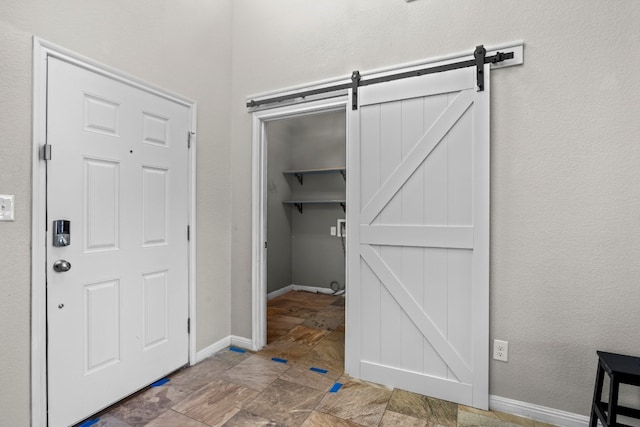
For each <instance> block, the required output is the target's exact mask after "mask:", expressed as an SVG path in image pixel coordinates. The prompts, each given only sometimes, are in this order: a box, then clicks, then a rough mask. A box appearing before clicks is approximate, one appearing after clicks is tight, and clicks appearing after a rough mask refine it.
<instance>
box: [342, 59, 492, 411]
mask: <svg viewBox="0 0 640 427" xmlns="http://www.w3.org/2000/svg"><path fill="white" fill-rule="evenodd" d="M485 71H486V72H488V67H485ZM474 73H475V70H474V69H464V70H456V71H452V72H447V73H441V74H437V75H429V76H423V77H415V78H409V79H404V80H399V81H394V82H391V83H382V84H377V85H371V86H365V87H363V88H360V89H359V94H358V95H359V101H360V103H359V108H358V110H356V111H354V112H353V113H352V118H351V124H352V126H356V127H357V129H356V130H355V131H354V132H353V135H356V136H357V138H356V139H357V141H353V143H354V144H357V147H355V148H352V150H351V156H350V160H349V165H348V167H349V169H350V171H351V172H350V180H349V182H348V185H349V190H350V194H357V195H359V197H358V201H357V203H355V204H353V205H352V206H355V208H352V210H351V211H350V212H349V218H350V223H351V224H352V225H351V227H358V230H357V232H355V233H353V232H352V233H351V234H350V242H349V251H350V254H349V259H350V265H349V278H350V279H349V286H350V288H351V289H352V290H353V292H352V294H351V295H356V296H358V300H354V299H353V298H350V299H348V301H347V303H348V308H347V310H348V311H349V310H352V314H351V316H354V317H355V318H356V319H355V320H354V321H351V322H350V325H351V331H350V334H351V336H352V337H354V339H352V340H348V341H347V343H348V345H349V346H352V347H353V346H356V347H357V348H350V351H348V354H350V355H352V357H353V360H350V361H349V363H348V366H350V370H351V373H352V374H353V375H355V376H358V377H361V378H363V379H367V380H371V381H375V382H379V383H383V384H386V385H390V386H395V387H399V388H403V389H407V390H410V391H414V392H419V393H422V394H427V395H431V396H434V397H440V398H443V399H447V400H451V401H455V402H459V403H463V404H467V405H472V406H476V407H479V408H486V407H487V406H488V380H487V378H488V377H487V372H488V262H489V259H488V227H489V223H488V184H489V161H488V159H489V158H488V105H489V104H488V87H487V88H486V90H485V92H477V91H476V89H475V80H474ZM479 199H480V200H479ZM354 224H355V225H354ZM352 229H353V228H352ZM348 326H349V325H348Z"/></svg>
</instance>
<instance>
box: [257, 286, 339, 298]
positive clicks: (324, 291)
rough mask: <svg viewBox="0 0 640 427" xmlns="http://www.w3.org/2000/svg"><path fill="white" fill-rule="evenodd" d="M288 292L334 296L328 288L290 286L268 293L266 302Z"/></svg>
mask: <svg viewBox="0 0 640 427" xmlns="http://www.w3.org/2000/svg"><path fill="white" fill-rule="evenodd" d="M289 291H305V292H311V293H314V294H334V293H335V292H333V289H330V288H320V287H318V286H305V285H295V284H291V285H289V286H285V287H284V288H281V289H278V290H276V291H273V292H270V293H268V294H267V300H270V299H273V298H275V297H279V296H280V295H284V294H286V293H287V292H289Z"/></svg>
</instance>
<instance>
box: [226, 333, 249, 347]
mask: <svg viewBox="0 0 640 427" xmlns="http://www.w3.org/2000/svg"><path fill="white" fill-rule="evenodd" d="M230 338H231V345H232V346H234V347H239V348H244V349H246V350H253V342H252V341H251V339H249V338H244V337H238V336H236V335H231V336H230Z"/></svg>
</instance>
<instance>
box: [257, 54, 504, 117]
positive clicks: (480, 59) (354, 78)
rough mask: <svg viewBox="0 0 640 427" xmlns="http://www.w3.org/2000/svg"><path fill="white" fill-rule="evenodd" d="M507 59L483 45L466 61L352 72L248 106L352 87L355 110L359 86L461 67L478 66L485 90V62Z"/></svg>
mask: <svg viewBox="0 0 640 427" xmlns="http://www.w3.org/2000/svg"><path fill="white" fill-rule="evenodd" d="M507 59H513V52H497V53H496V54H495V55H491V56H487V50H486V49H485V48H484V46H483V45H480V46H477V47H476V49H475V50H474V52H473V59H469V60H466V61H459V62H453V63H451V64H443V65H436V66H433V67H427V68H421V69H419V70H413V71H405V72H402V73H396V74H389V75H387V76H382V77H374V78H369V79H362V78H361V76H360V72H359V71H354V72H353V73H351V83H344V84H338V85H333V86H326V87H322V88H318V89H312V90H306V91H301V92H292V93H289V94H286V95H282V96H277V97H273V98H265V99H259V100H255V99H252V100H251V101H249V102H247V107H248V108H255V107H259V106H261V105H265V104H273V103H278V102H282V101H288V100H292V99H297V98H302V99H304V98H306V97H308V96H313V95H319V94H321V93H327V92H336V91H340V90H345V89H352V97H351V99H352V104H351V108H352V109H353V110H357V109H358V88H359V87H361V86H369V85H373V84H378V83H384V82H389V81H393V80H400V79H406V78H408V77H417V76H424V75H426V74H434V73H442V72H444V71H450V70H458V69H460V68H467V67H476V86H477V89H478V91H479V92H480V91H483V90H484V64H489V63H491V64H496V63H498V62H502V61H504V60H507Z"/></svg>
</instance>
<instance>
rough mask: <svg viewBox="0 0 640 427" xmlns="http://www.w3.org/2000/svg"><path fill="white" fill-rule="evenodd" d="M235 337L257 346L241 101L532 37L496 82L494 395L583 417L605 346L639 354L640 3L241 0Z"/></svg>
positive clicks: (237, 4)
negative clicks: (501, 353)
mask: <svg viewBox="0 0 640 427" xmlns="http://www.w3.org/2000/svg"><path fill="white" fill-rule="evenodd" d="M233 9H234V13H233V19H234V21H233V43H234V45H233V60H232V61H233V62H232V63H233V66H232V71H233V81H232V97H231V100H232V104H231V108H232V147H231V154H232V164H233V170H232V185H233V192H232V209H233V215H232V229H233V236H232V248H231V262H232V269H231V281H232V283H233V288H232V306H233V311H232V314H231V315H232V332H233V333H234V334H236V335H240V336H246V337H249V336H251V318H250V312H251V310H250V307H251V293H250V290H251V268H250V267H251V227H250V224H251V216H250V213H251V203H250V201H251V167H250V165H251V149H250V141H251V122H250V115H249V114H247V112H246V109H245V108H244V105H243V100H244V98H245V96H247V95H250V94H254V93H259V92H263V91H267V90H273V89H278V88H281V87H287V86H291V85H294V84H299V83H305V82H310V81H314V80H320V79H324V78H329V77H334V76H345V75H349V73H350V72H351V71H352V70H356V69H359V70H369V69H373V68H377V67H381V66H386V65H393V64H397V63H402V62H407V61H413V60H417V59H421V58H428V57H432V56H438V55H442V54H447V53H451V52H459V51H468V52H471V51H472V50H473V48H474V47H475V46H476V45H477V44H480V43H484V44H486V45H491V44H496V43H501V42H505V41H512V40H517V39H523V40H524V41H525V43H526V47H525V64H524V65H523V66H520V67H514V68H509V69H504V70H500V71H496V72H495V73H494V74H493V75H492V86H493V88H492V90H493V91H492V108H491V114H492V141H491V143H492V158H491V161H492V176H491V179H492V184H491V197H492V203H491V238H492V244H491V334H492V338H493V337H497V338H500V339H505V340H508V341H509V342H510V346H509V349H510V354H509V362H508V363H503V362H491V365H490V372H491V373H490V392H491V394H494V395H498V396H503V397H507V398H511V399H516V400H520V401H525V402H530V403H534V404H538V405H544V406H548V407H552V408H558V409H562V410H565V411H570V412H575V413H580V414H586V413H588V411H589V407H590V398H591V393H592V389H593V379H594V374H595V367H596V358H595V350H596V349H606V350H610V351H617V352H623V353H632V354H639V355H640V349H639V348H638V342H640V329H638V327H637V325H638V323H639V321H640V311H639V310H638V307H639V306H640V287H639V284H638V277H640V262H639V261H638V260H639V259H640V222H639V219H640V191H639V190H640V178H639V175H638V164H640V144H639V143H638V135H639V134H640V115H639V114H638V106H637V105H638V100H639V99H640V79H638V77H637V70H638V69H640V55H638V54H637V53H638V51H639V50H640V26H639V25H638V22H639V19H640V3H639V2H637V1H633V0H619V1H616V2H607V1H602V0H565V1H562V2H559V1H554V0H530V1H512V0H491V1H489V0H483V1H480V0H478V1H473V2H470V1H465V0H417V1H413V2H409V3H407V2H404V1H402V0H350V1H343V0H324V1H316V0H270V1H268V2H264V1H256V0H234V2H233Z"/></svg>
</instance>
